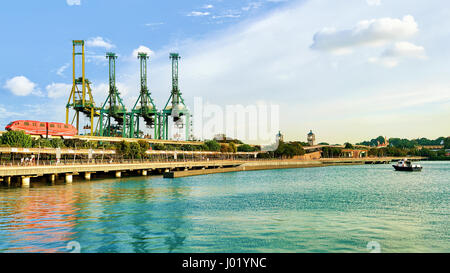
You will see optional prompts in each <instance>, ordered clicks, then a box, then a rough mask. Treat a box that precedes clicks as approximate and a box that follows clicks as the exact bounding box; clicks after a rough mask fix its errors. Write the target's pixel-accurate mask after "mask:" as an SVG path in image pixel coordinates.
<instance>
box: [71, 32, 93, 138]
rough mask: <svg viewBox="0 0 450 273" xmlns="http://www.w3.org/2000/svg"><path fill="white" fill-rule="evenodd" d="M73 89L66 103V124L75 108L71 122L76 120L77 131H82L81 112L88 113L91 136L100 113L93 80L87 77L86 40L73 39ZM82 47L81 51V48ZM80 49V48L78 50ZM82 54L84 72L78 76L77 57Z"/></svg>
mask: <svg viewBox="0 0 450 273" xmlns="http://www.w3.org/2000/svg"><path fill="white" fill-rule="evenodd" d="M72 46H73V53H72V81H73V84H72V90H71V92H70V95H69V100H68V101H67V104H66V124H68V123H69V110H70V109H73V110H74V111H75V114H74V116H73V119H72V122H71V124H73V123H74V122H75V121H76V128H77V133H78V134H79V133H80V113H82V114H84V115H86V116H87V117H89V119H90V124H89V125H87V126H85V127H84V128H85V129H90V130H91V136H93V135H94V117H98V116H99V115H100V113H99V112H98V108H97V107H95V102H94V98H93V97H92V90H91V85H90V84H91V82H90V81H89V80H88V79H86V77H85V54H84V40H74V41H72ZM80 47H81V51H80V50H79V48H80ZM77 49H78V50H77ZM77 56H81V69H82V74H81V76H80V77H77V76H76V69H75V67H76V63H75V61H76V57H77Z"/></svg>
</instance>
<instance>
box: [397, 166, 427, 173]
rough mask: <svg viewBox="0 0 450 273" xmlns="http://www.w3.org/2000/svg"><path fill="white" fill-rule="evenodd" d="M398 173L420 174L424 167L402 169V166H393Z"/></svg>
mask: <svg viewBox="0 0 450 273" xmlns="http://www.w3.org/2000/svg"><path fill="white" fill-rule="evenodd" d="M392 166H393V167H394V169H395V170H396V171H401V172H420V171H421V170H422V167H402V166H396V165H392Z"/></svg>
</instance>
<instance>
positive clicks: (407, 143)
mask: <svg viewBox="0 0 450 273" xmlns="http://www.w3.org/2000/svg"><path fill="white" fill-rule="evenodd" d="M380 143H384V137H382V136H379V137H377V138H374V139H371V140H370V141H363V142H361V143H357V144H356V145H366V146H372V147H376V146H377V145H378V144H380ZM442 143H444V145H446V143H447V145H448V146H446V148H447V149H449V148H450V138H448V137H447V138H445V137H439V138H437V139H435V140H430V139H427V138H417V139H412V140H408V139H406V138H390V139H389V146H391V147H397V148H414V147H417V146H429V145H442Z"/></svg>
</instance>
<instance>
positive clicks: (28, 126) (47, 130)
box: [5, 120, 77, 136]
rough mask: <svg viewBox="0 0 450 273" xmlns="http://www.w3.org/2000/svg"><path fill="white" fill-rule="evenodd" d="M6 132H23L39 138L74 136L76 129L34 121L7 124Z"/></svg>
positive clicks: (70, 126)
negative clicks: (39, 136)
mask: <svg viewBox="0 0 450 273" xmlns="http://www.w3.org/2000/svg"><path fill="white" fill-rule="evenodd" d="M5 129H6V130H7V131H24V132H25V133H26V134H28V135H41V136H75V135H76V134H77V129H76V128H75V127H74V126H72V125H70V124H65V123H59V122H41V121H35V120H16V121H13V122H11V123H9V124H8V125H7V126H6V127H5Z"/></svg>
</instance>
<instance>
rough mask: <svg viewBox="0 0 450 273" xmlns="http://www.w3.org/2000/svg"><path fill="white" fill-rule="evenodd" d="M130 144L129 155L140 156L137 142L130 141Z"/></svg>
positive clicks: (139, 146) (139, 147) (132, 156)
mask: <svg viewBox="0 0 450 273" xmlns="http://www.w3.org/2000/svg"><path fill="white" fill-rule="evenodd" d="M129 144H130V152H129V154H128V156H129V157H131V158H133V159H135V158H137V159H139V158H141V157H142V152H141V145H139V143H137V142H131V143H129Z"/></svg>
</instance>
